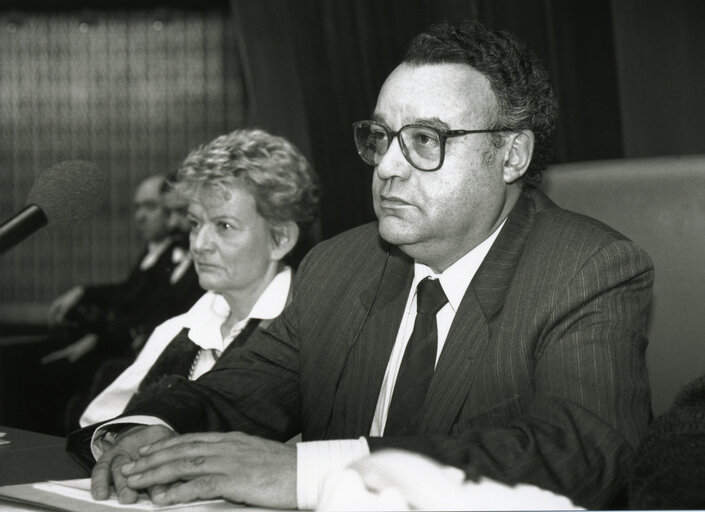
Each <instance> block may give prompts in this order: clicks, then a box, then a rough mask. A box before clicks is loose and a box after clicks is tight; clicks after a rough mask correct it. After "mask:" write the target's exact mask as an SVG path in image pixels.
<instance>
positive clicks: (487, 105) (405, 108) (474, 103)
mask: <svg viewBox="0 0 705 512" xmlns="http://www.w3.org/2000/svg"><path fill="white" fill-rule="evenodd" d="M495 105H496V99H495V97H494V94H493V93H492V90H491V87H490V83H489V80H488V79H487V78H486V77H485V76H484V75H483V74H482V73H480V72H479V71H477V70H475V69H474V68H472V67H470V66H468V65H465V64H454V63H447V64H424V65H409V64H401V65H399V66H398V67H397V68H396V69H395V70H394V71H393V72H392V73H391V74H390V75H389V77H388V78H387V80H386V81H385V83H384V85H383V86H382V89H381V90H380V94H379V97H378V100H377V105H376V107H375V111H374V118H375V119H377V120H379V121H382V122H385V123H396V122H400V123H402V124H409V123H415V122H423V121H430V124H432V125H436V124H441V125H442V124H447V123H453V122H454V121H458V120H462V121H465V122H472V121H475V120H484V119H485V118H486V117H487V115H488V114H489V113H491V112H492V111H493V109H494V108H495Z"/></svg>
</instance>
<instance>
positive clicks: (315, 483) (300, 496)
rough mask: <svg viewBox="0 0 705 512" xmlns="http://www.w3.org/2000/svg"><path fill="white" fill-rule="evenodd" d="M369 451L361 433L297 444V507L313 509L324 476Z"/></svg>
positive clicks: (365, 454) (367, 453)
mask: <svg viewBox="0 0 705 512" xmlns="http://www.w3.org/2000/svg"><path fill="white" fill-rule="evenodd" d="M369 454H370V447H369V446H368V445H367V440H366V439H365V438H364V437H361V438H359V439H340V440H335V441H309V442H305V443H297V444H296V501H297V504H298V507H299V508H300V509H305V510H307V509H313V508H315V507H316V505H317V503H318V495H319V491H320V489H321V487H322V485H323V482H324V480H325V478H326V477H327V476H328V475H329V474H331V473H332V472H334V471H336V470H338V469H341V468H343V467H345V466H347V465H348V464H350V463H351V462H353V461H356V460H358V459H361V458H363V457H365V456H367V455H369Z"/></svg>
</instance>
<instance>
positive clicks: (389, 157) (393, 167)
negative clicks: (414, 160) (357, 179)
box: [375, 136, 411, 180]
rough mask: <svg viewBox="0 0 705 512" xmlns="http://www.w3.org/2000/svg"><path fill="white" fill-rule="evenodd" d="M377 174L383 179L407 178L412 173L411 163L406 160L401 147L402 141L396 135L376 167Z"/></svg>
mask: <svg viewBox="0 0 705 512" xmlns="http://www.w3.org/2000/svg"><path fill="white" fill-rule="evenodd" d="M375 170H376V172H377V175H378V176H379V178H380V179H382V180H389V179H392V178H401V179H407V178H408V177H409V174H410V173H411V165H410V164H409V162H408V161H407V160H406V157H405V156H404V153H403V152H402V149H401V141H400V140H399V137H398V136H397V137H394V138H393V139H392V140H391V141H390V143H389V148H387V152H386V153H385V154H384V155H382V158H381V159H380V161H379V163H378V164H377V166H376V167H375Z"/></svg>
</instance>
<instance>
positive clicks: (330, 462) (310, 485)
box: [296, 222, 504, 509]
mask: <svg viewBox="0 0 705 512" xmlns="http://www.w3.org/2000/svg"><path fill="white" fill-rule="evenodd" d="M503 226H504V222H502V224H500V226H499V227H498V228H497V229H496V230H495V231H494V233H492V234H491V235H490V236H489V237H488V238H487V239H485V241H483V242H482V243H481V244H479V245H478V246H476V247H475V248H473V249H472V250H471V251H470V252H469V253H467V254H466V255H465V256H463V257H462V258H460V259H459V260H458V261H456V262H455V263H453V265H451V266H450V267H448V268H447V269H446V270H445V271H444V272H443V273H442V274H440V275H438V274H435V273H434V272H433V271H432V270H431V269H430V268H429V267H427V266H426V265H421V264H419V263H417V264H415V265H414V280H413V281H412V283H411V289H410V290H409V297H408V298H407V301H406V307H405V309H404V316H403V318H402V323H401V326H400V327H399V332H398V333H397V338H396V341H395V342H394V347H393V348H392V353H391V355H390V356H389V362H388V363H387V370H386V371H385V375H384V380H383V381H382V387H381V388H380V392H379V397H378V398H377V407H376V409H375V415H374V417H373V419H372V426H371V427H370V436H375V437H377V436H381V435H382V433H383V432H384V425H385V423H386V422H387V412H388V410H389V404H390V402H391V400H392V393H393V392H394V383H395V381H396V379H397V374H398V373H399V367H400V366H401V361H402V358H403V357H404V350H405V349H406V344H407V342H408V341H409V338H410V337H411V332H412V331H413V329H414V321H415V320H416V286H417V285H418V284H419V282H420V281H421V280H422V279H424V278H425V277H428V276H430V277H432V278H437V279H440V281H441V287H442V288H443V291H444V292H445V294H446V297H447V298H448V304H446V305H445V306H444V307H443V308H442V309H441V310H440V311H439V312H438V313H437V314H436V326H437V328H438V351H437V353H436V362H437V361H438V357H439V356H440V353H441V351H442V350H443V345H444V343H445V340H446V338H447V336H448V331H449V330H450V325H451V323H452V322H453V318H455V313H456V311H457V310H458V308H459V307H460V301H461V300H462V299H463V296H464V295H465V292H466V290H467V288H468V286H470V281H472V278H473V277H475V273H476V272H477V269H478V268H480V265H481V264H482V262H483V261H484V259H485V256H487V253H488V252H489V250H490V247H492V244H493V243H494V241H495V239H496V238H497V235H499V232H500V230H501V229H502V227H503ZM369 453H370V449H369V446H368V445H367V441H366V440H365V438H364V437H361V438H359V439H343V440H335V441H316V442H315V443H298V444H297V484H296V487H297V488H296V493H297V501H298V506H299V508H301V509H310V508H314V507H315V506H316V504H317V502H318V496H319V492H320V489H321V486H322V485H323V482H324V480H325V478H326V476H327V475H328V474H330V473H331V472H332V471H335V470H338V469H340V468H343V467H344V466H347V465H348V464H349V463H351V462H353V461H355V460H357V459H359V458H362V457H364V456H365V455H368V454H369Z"/></svg>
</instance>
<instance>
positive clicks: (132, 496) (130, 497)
mask: <svg viewBox="0 0 705 512" xmlns="http://www.w3.org/2000/svg"><path fill="white" fill-rule="evenodd" d="M129 461H130V458H129V457H128V456H127V455H125V454H121V455H117V456H116V457H114V458H113V460H112V463H111V465H110V470H111V474H112V477H113V483H114V485H115V494H117V499H118V503H123V504H127V503H135V502H136V501H137V491H135V490H134V489H132V488H130V486H129V485H128V484H127V478H125V476H124V475H123V474H122V471H120V468H121V467H122V466H124V465H125V464H126V463H127V462H129Z"/></svg>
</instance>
